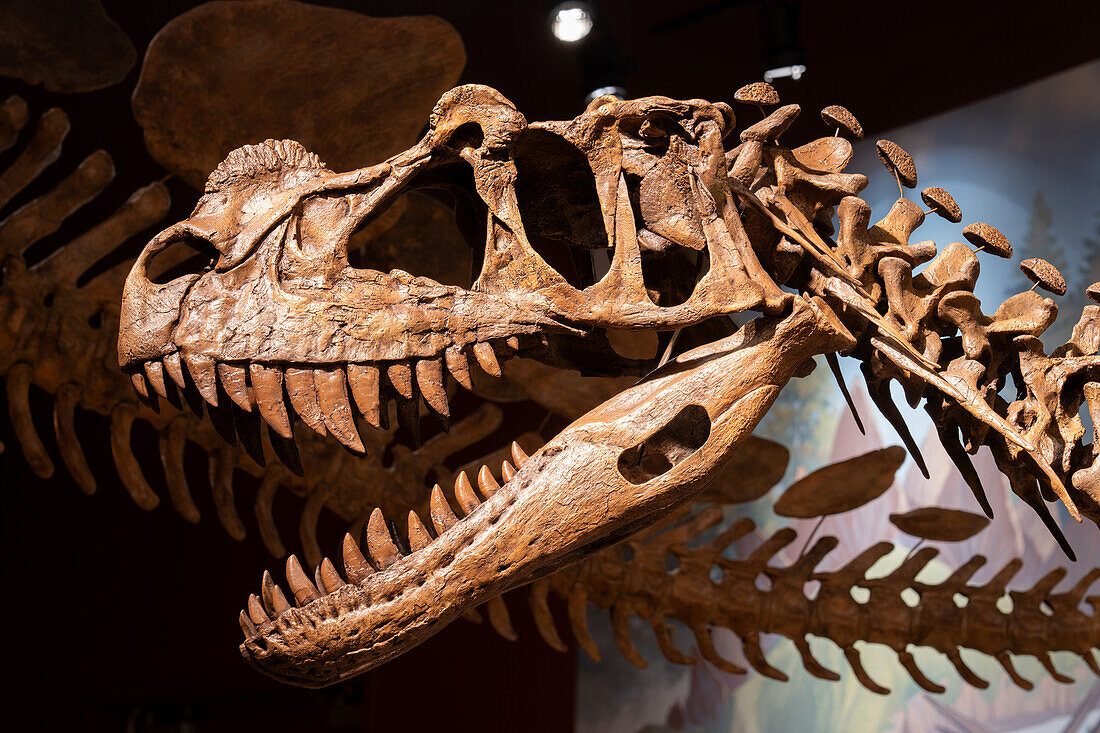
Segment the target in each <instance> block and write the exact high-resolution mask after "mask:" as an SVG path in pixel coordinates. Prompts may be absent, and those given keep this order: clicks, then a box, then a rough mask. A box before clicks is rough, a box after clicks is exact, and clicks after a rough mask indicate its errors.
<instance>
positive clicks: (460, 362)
mask: <svg viewBox="0 0 1100 733" xmlns="http://www.w3.org/2000/svg"><path fill="white" fill-rule="evenodd" d="M443 358H444V360H446V362H447V371H449V372H450V373H451V376H452V377H454V378H455V381H456V382H458V383H459V384H461V385H462V386H463V387H465V388H466V389H468V390H472V389H473V388H474V383H473V380H471V379H470V362H468V361H467V360H466V354H465V353H463V351H462V349H460V348H459V347H457V346H448V347H447V350H446V351H445V352H444V353H443Z"/></svg>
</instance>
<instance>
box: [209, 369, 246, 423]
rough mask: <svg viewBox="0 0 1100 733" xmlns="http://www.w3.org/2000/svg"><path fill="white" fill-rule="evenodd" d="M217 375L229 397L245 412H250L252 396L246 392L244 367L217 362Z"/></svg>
mask: <svg viewBox="0 0 1100 733" xmlns="http://www.w3.org/2000/svg"><path fill="white" fill-rule="evenodd" d="M217 371H218V377H219V378H220V379H221V380H222V387H223V388H224V389H225V393H226V394H227V395H229V399H231V400H233V401H234V402H236V403H237V406H238V407H240V408H241V409H242V410H244V411H245V412H252V398H251V397H250V396H249V394H248V373H247V372H246V371H245V369H244V367H239V366H234V365H233V364H218V370H217Z"/></svg>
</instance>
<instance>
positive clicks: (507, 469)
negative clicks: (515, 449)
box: [500, 444, 516, 483]
mask: <svg viewBox="0 0 1100 733" xmlns="http://www.w3.org/2000/svg"><path fill="white" fill-rule="evenodd" d="M513 445H514V444H513ZM515 475H516V469H514V468H512V464H511V463H509V462H508V461H502V462H501V464H500V477H501V479H503V480H504V483H508V482H509V481H511V480H512V477H513V476H515Z"/></svg>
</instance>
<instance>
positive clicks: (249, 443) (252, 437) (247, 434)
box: [232, 389, 267, 468]
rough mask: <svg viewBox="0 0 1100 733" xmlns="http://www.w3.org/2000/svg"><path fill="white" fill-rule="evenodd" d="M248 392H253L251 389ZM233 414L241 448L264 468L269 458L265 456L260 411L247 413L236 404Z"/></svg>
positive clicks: (233, 407)
mask: <svg viewBox="0 0 1100 733" xmlns="http://www.w3.org/2000/svg"><path fill="white" fill-rule="evenodd" d="M248 391H249V393H251V392H252V390H251V389H249V390H248ZM250 398H251V395H250ZM232 413H233V427H235V428H236V430H237V440H238V442H239V443H240V445H241V448H243V449H244V452H245V455H247V456H248V457H249V458H251V459H252V461H253V462H254V463H255V464H256V465H257V466H259V467H260V468H263V467H264V466H265V465H267V456H266V455H265V454H264V439H263V422H264V420H263V418H262V417H261V416H260V413H259V411H258V410H253V411H251V412H245V411H244V410H242V409H241V408H240V407H239V406H238V405H236V404H234V405H232Z"/></svg>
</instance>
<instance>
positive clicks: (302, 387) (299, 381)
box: [286, 367, 328, 435]
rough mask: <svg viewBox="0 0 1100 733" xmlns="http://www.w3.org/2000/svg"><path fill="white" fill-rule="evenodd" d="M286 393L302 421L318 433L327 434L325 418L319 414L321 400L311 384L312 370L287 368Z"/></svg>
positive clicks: (315, 388)
mask: <svg viewBox="0 0 1100 733" xmlns="http://www.w3.org/2000/svg"><path fill="white" fill-rule="evenodd" d="M286 393H287V395H288V396H289V397H290V404H291V405H292V406H293V407H294V411H295V412H297V413H298V417H300V418H302V422H304V423H305V424H306V425H308V426H309V427H310V428H312V429H313V431H314V432H316V433H317V434H318V435H327V434H328V431H327V430H326V429H325V420H324V418H323V417H322V416H321V400H320V398H319V397H318V396H317V387H316V386H314V384H313V370H312V369H299V368H298V367H289V368H287V370H286Z"/></svg>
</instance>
